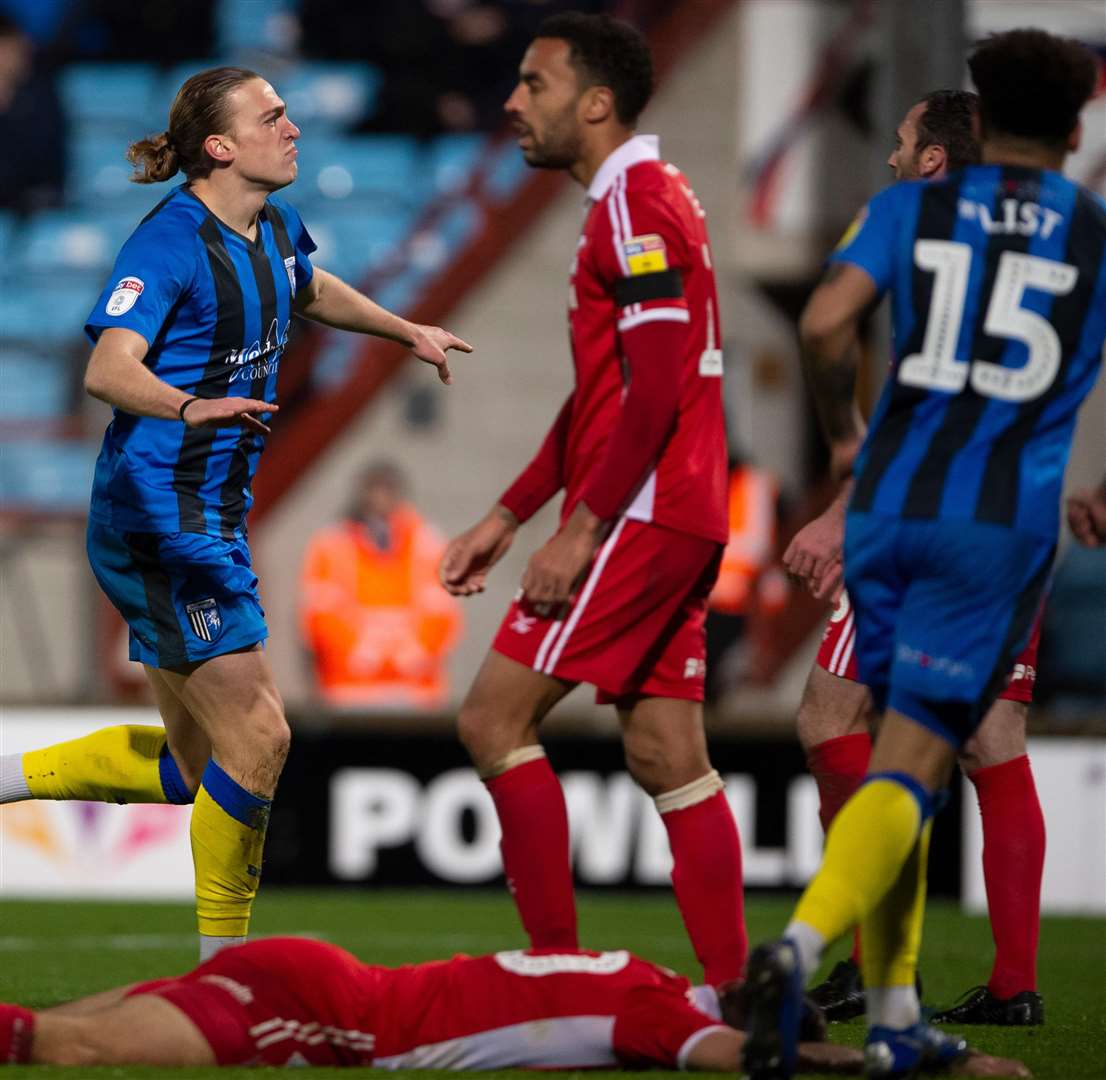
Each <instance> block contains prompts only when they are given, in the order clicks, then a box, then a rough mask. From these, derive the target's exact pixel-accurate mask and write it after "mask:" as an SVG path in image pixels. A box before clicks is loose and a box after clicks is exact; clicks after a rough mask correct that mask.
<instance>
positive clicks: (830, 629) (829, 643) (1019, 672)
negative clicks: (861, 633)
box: [816, 589, 1042, 705]
mask: <svg viewBox="0 0 1106 1080" xmlns="http://www.w3.org/2000/svg"><path fill="white" fill-rule="evenodd" d="M1041 614H1042V613H1041V612H1040V611H1039V612H1037V618H1036V620H1035V621H1034V623H1033V630H1032V632H1031V633H1030V635H1029V641H1028V642H1027V643H1026V646H1025V648H1024V649H1023V650H1022V651H1021V654H1020V655H1019V656H1018V658H1017V660H1016V661H1014V668H1013V670H1012V671H1011V672H1010V677H1009V679H1008V680H1007V682H1006V688H1005V689H1004V690H1003V691H1002V693H1001V694H999V700H1000V701H1018V702H1021V703H1022V704H1023V705H1029V704H1030V703H1031V702H1032V701H1033V684H1034V683H1035V682H1036V681H1037V645H1038V644H1039V642H1040V639H1041ZM855 644H856V628H855V627H854V625H853V609H852V606H851V605H850V603H849V594H848V593H847V592H845V591H844V589H842V590H841V599H840V600H839V601H838V603H837V607H836V608H835V609H834V612H833V614H832V615H831V616H830V617H829V621H828V622H827V623H826V628H825V630H824V631H823V632H822V644H821V645H820V646H819V647H818V658H817V661H816V662H817V664H818V666H819V667H820V668H825V670H826V671H828V672H829V673H830V674H831V675H837V676H840V677H841V678H842V679H848V680H849V681H850V682H856V681H857V668H856V653H855V652H854V648H853V647H854V645H855Z"/></svg>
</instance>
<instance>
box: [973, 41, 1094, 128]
mask: <svg viewBox="0 0 1106 1080" xmlns="http://www.w3.org/2000/svg"><path fill="white" fill-rule="evenodd" d="M968 70H969V71H970V72H971V73H972V81H973V82H974V83H975V85H976V89H977V90H979V114H980V121H981V124H982V128H983V134H984V136H987V135H998V136H1001V135H1012V136H1019V137H1021V138H1026V139H1034V140H1037V141H1038V142H1042V143H1047V144H1050V145H1053V146H1058V147H1062V146H1063V145H1064V144H1065V143H1066V141H1067V138H1068V136H1069V135H1070V134H1071V133H1072V131H1074V130H1075V126H1076V124H1078V123H1079V113H1080V110H1082V108H1083V106H1084V105H1085V104H1086V102H1087V100H1088V99H1089V98H1090V97H1091V95H1092V94H1093V93H1094V90H1095V86H1096V85H1097V83H1098V61H1097V59H1096V58H1095V56H1094V53H1092V52H1091V51H1090V49H1088V48H1086V47H1085V46H1083V45H1081V44H1080V43H1079V42H1078V41H1074V40H1072V39H1071V38H1062V37H1056V36H1054V35H1053V34H1048V33H1046V32H1045V31H1044V30H1034V29H1019V30H1010V31H1007V32H1006V33H1005V34H993V35H992V36H991V37H989V38H987V40H986V41H984V42H982V43H980V44H979V45H977V46H976V49H975V51H974V52H973V53H972V55H971V57H970V58H969V60H968Z"/></svg>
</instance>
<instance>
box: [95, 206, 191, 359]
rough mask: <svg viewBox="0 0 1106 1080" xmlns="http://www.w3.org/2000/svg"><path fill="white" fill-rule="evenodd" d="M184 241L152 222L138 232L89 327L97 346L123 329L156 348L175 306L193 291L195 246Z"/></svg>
mask: <svg viewBox="0 0 1106 1080" xmlns="http://www.w3.org/2000/svg"><path fill="white" fill-rule="evenodd" d="M180 241H181V237H180V235H179V234H178V233H174V232H169V231H167V230H165V229H163V228H159V227H157V225H155V224H153V223H151V224H150V225H140V226H139V227H138V228H137V229H136V230H135V232H134V233H133V234H132V235H131V238H130V239H129V240H128V241H127V242H126V243H125V244H124V245H123V249H122V251H120V252H119V257H118V258H117V259H116V260H115V267H114V268H113V269H112V272H111V277H110V278H109V280H108V284H107V286H106V287H105V288H104V291H103V292H102V293H100V298H99V299H98V300H97V301H96V306H95V307H94V308H93V309H92V314H91V315H89V317H88V319H87V321H86V322H85V328H84V329H85V333H86V334H87V335H88V336H89V338H91V339H92V341H93V342H96V341H97V340H98V339H99V337H100V334H101V333H102V332H103V331H104V330H108V329H110V328H111V327H113V326H120V327H122V328H123V329H125V330H133V331H135V333H137V334H141V335H142V336H143V337H144V338H145V339H146V342H147V344H150V345H152V344H153V342H154V340H155V339H156V338H157V336H158V334H159V333H160V332H161V329H162V327H163V326H164V325H165V320H166V319H167V318H168V316H169V312H170V311H171V310H172V308H173V305H174V304H175V303H176V302H177V300H178V299H180V297H181V296H183V295H184V294H185V293H186V292H187V291H188V290H189V289H190V288H191V286H192V279H193V277H194V275H195V272H196V250H195V247H194V245H193V244H190V243H186V244H183V245H182V244H181V242H180ZM182 248H183V249H184V250H182Z"/></svg>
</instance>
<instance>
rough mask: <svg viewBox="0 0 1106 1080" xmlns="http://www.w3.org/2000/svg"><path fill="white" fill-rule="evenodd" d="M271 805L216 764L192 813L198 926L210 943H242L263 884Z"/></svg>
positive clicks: (211, 766) (206, 773) (211, 764)
mask: <svg viewBox="0 0 1106 1080" xmlns="http://www.w3.org/2000/svg"><path fill="white" fill-rule="evenodd" d="M269 806H270V800H268V799H263V798H261V797H259V796H257V795H254V794H252V793H251V792H249V791H247V790H246V789H245V788H243V787H242V786H241V785H240V784H238V783H237V781H235V780H233V779H232V778H231V777H230V776H228V775H227V774H226V773H225V772H224V771H223V770H222V768H220V766H219V765H218V764H217V763H216V762H215V761H214V760H212V761H209V762H208V764H207V768H206V769H205V770H204V775H203V781H202V783H201V784H200V790H199V791H198V792H197V794H196V804H195V806H194V807H193V809H192V829H191V835H192V860H193V863H194V865H195V871H196V920H197V923H198V925H199V930H200V933H201V934H203V935H205V936H209V937H244V936H245V935H246V933H247V931H248V930H249V925H250V909H251V907H252V906H253V899H254V897H255V896H256V895H257V887H258V885H259V884H260V882H261V854H262V850H263V849H264V847H265V829H266V827H267V826H268V823H269Z"/></svg>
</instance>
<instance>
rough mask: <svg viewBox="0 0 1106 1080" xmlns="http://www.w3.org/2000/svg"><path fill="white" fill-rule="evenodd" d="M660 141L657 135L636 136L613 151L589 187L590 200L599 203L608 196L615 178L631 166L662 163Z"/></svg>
mask: <svg viewBox="0 0 1106 1080" xmlns="http://www.w3.org/2000/svg"><path fill="white" fill-rule="evenodd" d="M660 159H661V148H660V139H659V138H658V137H657V136H656V135H634V136H633V137H632V138H629V139H627V140H626V141H625V142H624V143H623V144H622V145H621V146H619V147H617V148H616V149H614V150H612V151H611V152H610V153H609V154H608V155H607V157H606V159H605V160H604V162H603V164H602V165H600V166H599V170H598V171H597V172H596V174H595V176H594V177H593V178H592V181H591V184H589V185H588V198H589V199H591V200H592V202H598V201H599V200H600V199H601V198H603V196H604V195H606V194H607V191H608V189H609V188H610V186H611V184H613V183H614V180H615V177H616V176H618V174H619V173H621V172H625V171H626V170H627V169H628V168H630V166H631V165H637V164H638V163H639V162H642V161H660Z"/></svg>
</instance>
